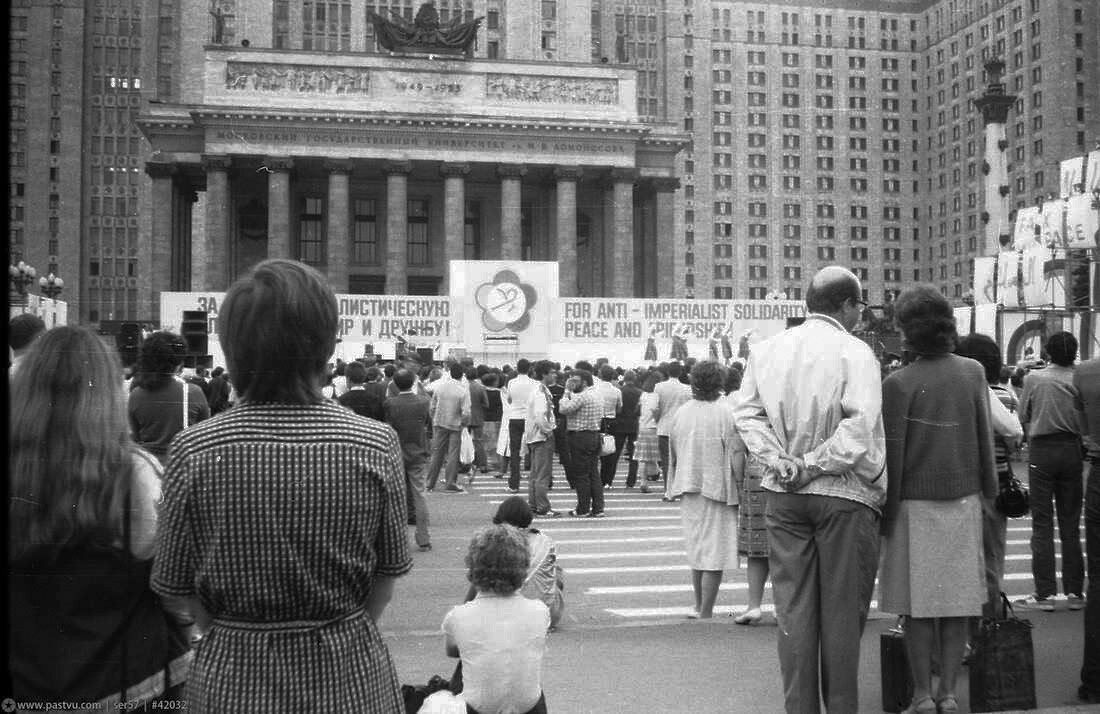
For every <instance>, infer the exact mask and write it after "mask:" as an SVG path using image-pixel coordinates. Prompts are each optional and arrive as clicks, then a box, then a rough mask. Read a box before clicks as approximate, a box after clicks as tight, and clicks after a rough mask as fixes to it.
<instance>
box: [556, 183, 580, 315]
mask: <svg viewBox="0 0 1100 714" xmlns="http://www.w3.org/2000/svg"><path fill="white" fill-rule="evenodd" d="M554 178H555V179H557V182H558V183H557V191H556V195H555V201H554V203H555V211H556V215H557V236H556V241H555V243H556V247H557V258H558V294H559V295H560V296H561V297H575V296H576V294H577V181H579V180H580V178H581V169H580V167H579V166H559V167H557V168H556V169H554Z"/></svg>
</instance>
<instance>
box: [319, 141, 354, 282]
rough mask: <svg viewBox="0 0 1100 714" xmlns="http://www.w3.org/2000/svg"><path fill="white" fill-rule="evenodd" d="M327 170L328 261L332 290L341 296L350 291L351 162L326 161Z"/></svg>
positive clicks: (345, 160)
mask: <svg viewBox="0 0 1100 714" xmlns="http://www.w3.org/2000/svg"><path fill="white" fill-rule="evenodd" d="M325 170H326V171H328V231H327V232H328V250H327V251H325V260H326V262H327V265H328V270H327V271H326V272H327V273H328V279H329V284H330V285H332V289H333V290H334V291H336V292H338V293H346V292H347V291H348V260H349V258H350V257H351V254H350V252H349V250H348V222H349V220H350V216H351V211H350V208H351V207H350V206H349V205H348V177H349V175H350V174H351V160H349V159H329V160H328V161H326V162H325Z"/></svg>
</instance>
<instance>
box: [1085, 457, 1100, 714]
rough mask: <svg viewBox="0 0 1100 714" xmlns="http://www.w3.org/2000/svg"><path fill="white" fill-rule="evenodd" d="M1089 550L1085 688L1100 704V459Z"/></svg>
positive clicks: (1092, 471) (1093, 469) (1089, 500)
mask: <svg viewBox="0 0 1100 714" xmlns="http://www.w3.org/2000/svg"><path fill="white" fill-rule="evenodd" d="M1085 550H1086V551H1088V560H1089V592H1088V598H1087V599H1086V600H1085V657H1084V661H1083V662H1082V664H1081V688H1082V689H1084V690H1085V691H1086V692H1087V693H1088V694H1089V695H1090V700H1091V701H1098V700H1100V456H1093V457H1092V459H1091V463H1090V465H1089V482H1088V488H1087V489H1086V491H1085Z"/></svg>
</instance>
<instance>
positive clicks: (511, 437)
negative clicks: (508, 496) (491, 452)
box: [507, 359, 539, 493]
mask: <svg viewBox="0 0 1100 714" xmlns="http://www.w3.org/2000/svg"><path fill="white" fill-rule="evenodd" d="M530 371H531V363H530V362H529V361H527V360H526V359H521V360H520V361H519V362H516V372H517V374H516V376H515V377H513V378H512V380H511V381H510V382H508V387H507V390H508V398H509V400H510V405H509V406H508V491H509V492H510V493H519V470H520V462H521V460H522V459H523V427H524V424H525V423H526V421H527V400H528V399H530V398H531V394H532V393H533V392H534V391H535V390H536V389H538V386H539V383H538V382H536V381H535V380H533V379H531V378H530V377H529V376H527V373H528V372H530Z"/></svg>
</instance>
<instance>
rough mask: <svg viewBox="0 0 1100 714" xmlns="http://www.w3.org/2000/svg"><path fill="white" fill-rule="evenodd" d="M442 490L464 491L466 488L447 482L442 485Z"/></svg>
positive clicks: (449, 491)
mask: <svg viewBox="0 0 1100 714" xmlns="http://www.w3.org/2000/svg"><path fill="white" fill-rule="evenodd" d="M443 492H444V493H466V489H464V488H462V487H461V486H459V485H457V484H453V483H452V484H447V485H446V486H444V487H443Z"/></svg>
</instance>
